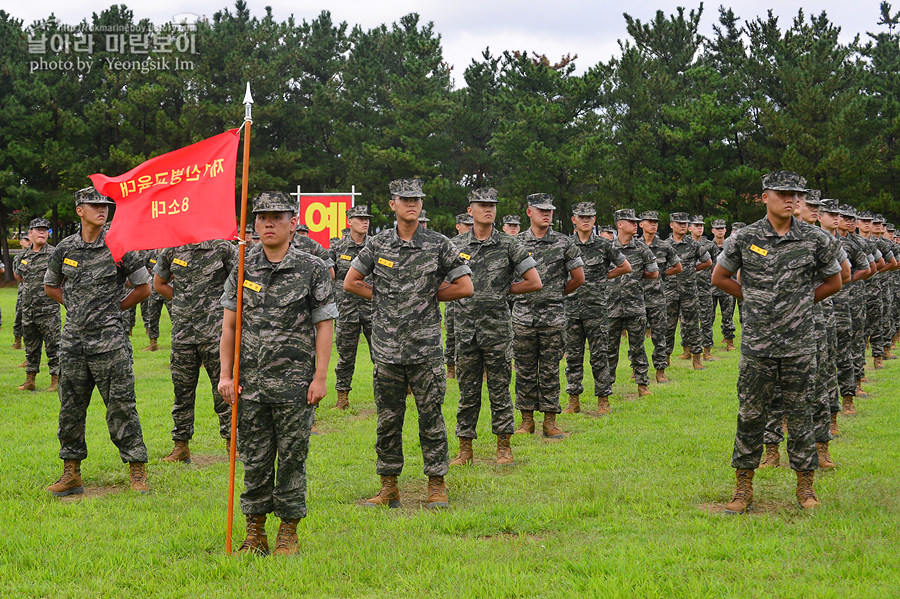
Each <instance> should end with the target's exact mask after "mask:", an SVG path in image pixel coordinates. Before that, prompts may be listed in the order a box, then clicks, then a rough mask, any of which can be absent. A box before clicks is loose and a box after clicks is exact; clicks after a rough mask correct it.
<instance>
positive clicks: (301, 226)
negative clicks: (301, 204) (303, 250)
mask: <svg viewBox="0 0 900 599" xmlns="http://www.w3.org/2000/svg"><path fill="white" fill-rule="evenodd" d="M297 230H298V231H303V232H304V233H309V226H307V225H304V224H303V223H298V224H297Z"/></svg>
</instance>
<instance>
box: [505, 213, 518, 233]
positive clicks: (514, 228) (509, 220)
mask: <svg viewBox="0 0 900 599" xmlns="http://www.w3.org/2000/svg"><path fill="white" fill-rule="evenodd" d="M521 230H522V225H521V223H520V222H519V217H518V216H516V215H515V214H507V215H506V216H504V217H503V232H504V233H507V234H509V235H512V236H513V237H515V236H516V235H518V234H519V232H520V231H521Z"/></svg>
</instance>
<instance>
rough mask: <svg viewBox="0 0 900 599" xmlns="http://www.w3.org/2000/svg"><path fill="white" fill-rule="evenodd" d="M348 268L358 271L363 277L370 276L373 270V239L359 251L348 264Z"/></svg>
mask: <svg viewBox="0 0 900 599" xmlns="http://www.w3.org/2000/svg"><path fill="white" fill-rule="evenodd" d="M350 268H354V269H356V270H358V271H359V272H360V273H362V275H363V276H364V277H367V276H369V275H370V274H372V270H374V268H375V242H374V240H373V239H369V240H368V241H366V245H365V247H363V249H361V250H359V253H358V254H356V258H354V259H353V261H352V262H351V263H350Z"/></svg>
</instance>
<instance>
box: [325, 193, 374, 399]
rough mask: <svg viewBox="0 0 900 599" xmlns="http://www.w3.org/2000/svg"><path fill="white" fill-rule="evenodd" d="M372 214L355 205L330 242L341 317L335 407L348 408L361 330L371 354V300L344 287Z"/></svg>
mask: <svg viewBox="0 0 900 599" xmlns="http://www.w3.org/2000/svg"><path fill="white" fill-rule="evenodd" d="M371 221H372V215H371V214H369V210H368V208H367V207H366V206H354V207H353V208H351V209H350V210H348V211H347V224H349V225H350V230H349V232H348V233H347V234H345V235H344V236H343V237H341V238H340V239H338V240H336V241H335V242H334V243H332V244H331V250H330V252H331V259H332V260H333V261H334V270H335V273H334V276H335V281H336V284H335V287H334V297H335V299H336V300H337V307H338V319H337V331H336V333H335V337H336V339H335V346H336V347H337V351H338V363H337V367H336V368H335V369H334V374H335V378H336V379H337V380H336V382H335V385H334V388H335V390H336V391H337V402H336V403H335V404H334V409H335V410H346V409H347V408H349V407H350V390H351V386H350V383H352V382H353V371H354V370H355V369H356V350H357V348H358V347H359V336H360V334H363V335H365V337H366V345H368V346H369V358H370V359H371V357H372V302H369V301H366V300H364V299H363V298H361V297H359V296H357V295H353V294H351V293H347V292H346V291H344V278H345V277H346V276H347V273H348V272H349V271H350V263H351V262H352V261H353V259H354V258H356V256H357V255H358V254H359V252H360V251H362V249H363V248H364V247H365V245H366V241H367V240H368V239H369V236H368V234H369V224H370V223H371Z"/></svg>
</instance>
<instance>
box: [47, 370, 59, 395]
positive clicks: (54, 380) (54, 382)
mask: <svg viewBox="0 0 900 599" xmlns="http://www.w3.org/2000/svg"><path fill="white" fill-rule="evenodd" d="M58 390H59V375H58V374H51V375H50V386H49V387H47V391H58Z"/></svg>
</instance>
